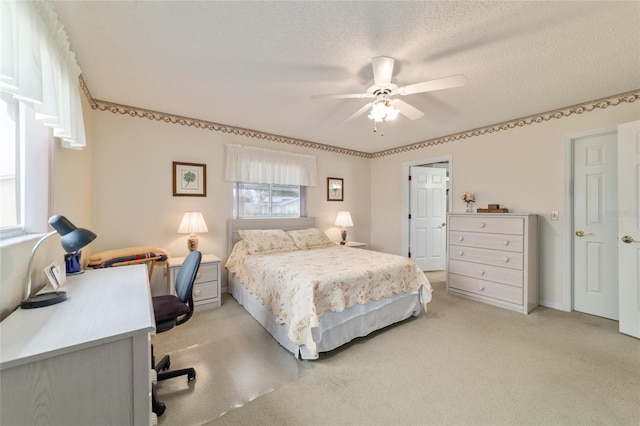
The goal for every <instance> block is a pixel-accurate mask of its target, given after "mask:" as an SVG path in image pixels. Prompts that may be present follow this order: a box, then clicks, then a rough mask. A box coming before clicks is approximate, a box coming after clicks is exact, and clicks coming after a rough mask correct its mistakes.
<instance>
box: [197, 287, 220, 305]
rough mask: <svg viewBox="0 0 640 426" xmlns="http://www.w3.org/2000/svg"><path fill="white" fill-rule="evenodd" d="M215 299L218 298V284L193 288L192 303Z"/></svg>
mask: <svg viewBox="0 0 640 426" xmlns="http://www.w3.org/2000/svg"><path fill="white" fill-rule="evenodd" d="M216 297H218V284H217V283H215V282H212V283H207V284H199V285H195V286H194V287H193V301H194V302H198V301H200V300H205V299H215V298H216Z"/></svg>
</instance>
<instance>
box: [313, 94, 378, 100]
mask: <svg viewBox="0 0 640 426" xmlns="http://www.w3.org/2000/svg"><path fill="white" fill-rule="evenodd" d="M372 97H373V95H370V94H368V93H345V94H335V95H313V96H311V98H312V99H323V98H324V99H362V98H372Z"/></svg>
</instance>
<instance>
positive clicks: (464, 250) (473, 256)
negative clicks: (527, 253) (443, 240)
mask: <svg viewBox="0 0 640 426" xmlns="http://www.w3.org/2000/svg"><path fill="white" fill-rule="evenodd" d="M449 259H452V260H464V261H467V262H476V263H484V264H487V265H494V266H501V267H503V268H510V269H522V267H523V263H524V262H523V255H522V253H513V252H507V251H498V250H489V249H481V248H473V247H464V246H457V245H451V246H449Z"/></svg>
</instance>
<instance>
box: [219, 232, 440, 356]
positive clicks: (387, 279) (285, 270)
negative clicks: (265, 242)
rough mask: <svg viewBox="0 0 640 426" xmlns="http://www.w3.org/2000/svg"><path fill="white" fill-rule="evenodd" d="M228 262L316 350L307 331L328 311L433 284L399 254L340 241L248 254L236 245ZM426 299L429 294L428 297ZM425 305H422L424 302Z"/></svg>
mask: <svg viewBox="0 0 640 426" xmlns="http://www.w3.org/2000/svg"><path fill="white" fill-rule="evenodd" d="M226 267H227V268H228V269H229V271H230V272H232V273H235V274H236V275H237V276H238V277H239V278H240V279H241V280H242V282H243V283H244V285H245V286H246V287H247V289H248V290H249V291H250V292H251V293H252V294H253V295H254V296H255V297H256V298H257V299H258V300H260V302H261V303H262V304H264V305H265V306H266V307H267V308H268V309H269V310H271V312H273V313H274V315H275V317H276V320H277V321H278V323H280V324H283V323H286V324H287V326H288V330H289V339H291V341H292V342H293V343H294V344H296V345H306V346H307V349H308V350H309V352H310V353H312V354H314V355H315V354H316V353H317V350H316V344H315V342H314V341H313V337H312V333H311V330H312V328H314V327H318V326H320V317H321V316H322V315H323V314H324V313H326V312H327V311H332V312H342V311H343V310H344V309H346V308H349V307H351V306H353V305H355V304H364V303H366V302H368V301H370V300H378V299H380V298H381V297H390V296H393V295H395V294H399V293H402V292H406V291H410V290H412V289H420V288H421V287H424V290H422V291H425V290H426V291H427V294H428V295H429V296H430V294H431V291H432V288H431V284H430V283H429V281H428V280H427V277H426V276H425V274H424V273H423V272H422V270H420V268H419V267H418V265H417V264H416V263H415V262H413V261H411V260H410V259H407V258H405V257H402V256H397V255H393V254H388V253H381V252H376V251H371V250H360V249H353V248H347V247H343V246H339V245H335V246H332V247H326V248H317V249H311V250H293V251H287V252H279V253H269V254H253V255H249V254H248V251H247V250H246V246H243V242H240V243H238V244H236V246H235V247H234V250H233V252H232V254H231V255H230V256H229V259H228V261H227V264H226ZM428 299H430V297H428ZM425 307H426V305H425Z"/></svg>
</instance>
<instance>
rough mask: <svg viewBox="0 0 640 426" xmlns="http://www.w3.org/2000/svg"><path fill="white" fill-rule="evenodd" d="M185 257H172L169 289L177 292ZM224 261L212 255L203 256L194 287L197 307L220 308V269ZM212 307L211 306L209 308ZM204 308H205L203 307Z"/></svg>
mask: <svg viewBox="0 0 640 426" xmlns="http://www.w3.org/2000/svg"><path fill="white" fill-rule="evenodd" d="M184 259H185V258H184V257H172V258H170V259H169V260H168V264H169V288H170V289H171V292H172V293H174V292H175V288H176V278H177V277H178V271H179V270H180V267H181V266H182V262H184ZM221 262H222V260H221V259H220V258H219V257H217V256H214V255H212V254H205V255H202V260H201V261H200V269H199V270H198V275H197V276H196V282H195V283H194V285H193V302H194V304H195V305H196V306H199V305H200V306H201V305H207V307H214V306H220V300H221V299H220V269H221ZM208 305H210V306H208ZM203 307H204V306H203Z"/></svg>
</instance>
